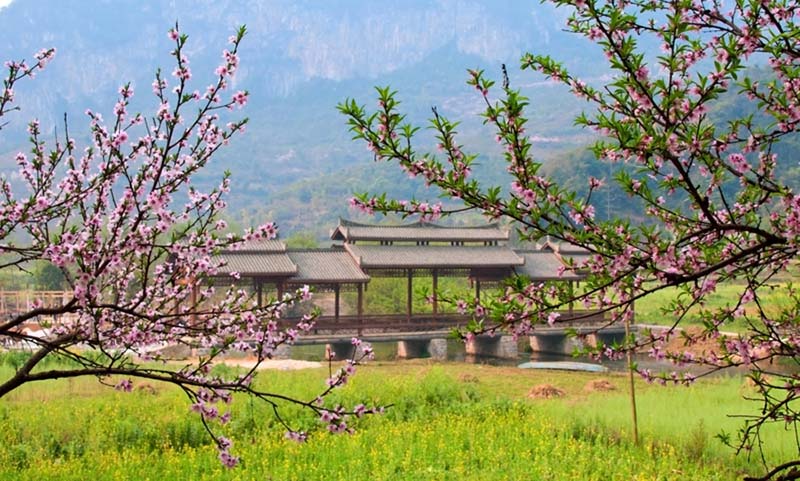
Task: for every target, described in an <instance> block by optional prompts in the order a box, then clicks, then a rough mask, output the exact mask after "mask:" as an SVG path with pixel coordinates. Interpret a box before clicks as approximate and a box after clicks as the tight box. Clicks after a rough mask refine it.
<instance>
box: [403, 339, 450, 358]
mask: <svg viewBox="0 0 800 481" xmlns="http://www.w3.org/2000/svg"><path fill="white" fill-rule="evenodd" d="M397 357H399V358H401V359H413V358H420V357H430V358H432V359H437V360H444V359H447V340H446V339H414V340H405V341H397Z"/></svg>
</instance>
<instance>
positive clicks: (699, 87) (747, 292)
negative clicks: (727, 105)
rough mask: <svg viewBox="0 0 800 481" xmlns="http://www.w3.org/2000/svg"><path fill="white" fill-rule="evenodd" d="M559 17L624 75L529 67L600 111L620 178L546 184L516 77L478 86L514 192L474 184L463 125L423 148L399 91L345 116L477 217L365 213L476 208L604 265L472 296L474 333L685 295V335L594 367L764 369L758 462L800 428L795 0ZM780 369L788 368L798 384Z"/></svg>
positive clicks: (676, 304)
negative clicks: (790, 175)
mask: <svg viewBox="0 0 800 481" xmlns="http://www.w3.org/2000/svg"><path fill="white" fill-rule="evenodd" d="M552 3H554V4H556V5H558V6H560V7H563V8H569V9H571V16H570V18H569V21H568V28H569V29H570V30H571V31H572V32H574V33H575V34H578V35H582V36H584V37H585V38H586V39H587V41H588V42H593V43H595V44H597V45H599V46H600V47H601V48H602V50H603V52H604V53H605V56H606V58H607V61H608V67H609V68H610V69H611V71H612V73H613V75H612V76H611V77H610V79H608V80H607V81H605V82H597V81H584V80H582V79H580V78H577V77H575V76H573V75H571V74H570V72H569V71H568V69H567V68H565V67H564V65H563V64H562V63H559V62H558V61H556V60H554V59H552V58H550V57H548V56H546V55H539V54H535V53H529V54H525V55H524V56H523V57H522V59H521V67H522V69H525V70H529V71H531V73H532V75H543V76H544V77H545V78H547V79H550V80H551V81H554V82H560V83H563V84H565V85H567V86H568V87H569V89H570V91H571V92H572V93H573V94H574V95H575V96H578V97H580V98H582V99H584V100H585V101H586V102H587V108H586V110H585V112H584V113H583V114H582V115H580V116H579V117H578V118H577V119H576V122H577V123H578V124H579V125H582V126H584V127H586V128H588V129H593V130H595V131H596V132H597V134H598V136H599V140H598V141H597V142H596V144H595V145H594V146H593V152H594V155H595V157H596V159H598V161H602V162H604V163H606V165H608V164H611V165H612V166H614V171H615V175H614V178H613V179H612V178H609V177H608V176H600V177H593V176H590V177H588V178H586V179H585V180H584V182H585V183H586V185H585V187H584V188H582V189H575V188H574V186H571V187H565V186H563V185H560V184H559V183H558V182H556V181H555V180H554V179H552V178H551V177H549V176H547V175H545V174H544V173H543V168H542V165H543V164H542V161H541V160H538V159H536V158H535V156H534V155H535V152H534V146H533V141H532V139H531V137H530V135H529V134H528V131H527V129H528V128H529V126H528V125H527V120H526V113H525V112H526V109H527V108H529V106H528V102H527V99H526V98H525V97H524V96H523V95H521V93H520V92H519V91H518V90H515V89H514V88H513V87H512V86H510V85H509V84H508V77H507V76H504V79H503V85H502V86H500V88H497V86H496V85H495V82H494V81H493V80H491V79H489V78H487V76H486V75H485V74H484V72H483V71H481V70H470V71H469V72H468V83H469V85H471V86H473V87H474V88H475V90H476V92H477V95H478V96H480V97H481V98H482V99H483V100H484V110H483V112H482V116H483V118H484V121H485V123H486V124H487V125H489V126H490V127H491V128H492V129H493V130H494V131H495V134H496V140H497V142H498V143H499V145H500V147H501V148H502V149H503V152H504V153H503V156H504V158H505V162H506V168H507V171H508V173H509V174H510V176H511V181H510V182H509V185H507V186H486V185H483V184H482V183H481V182H480V179H476V178H474V176H473V175H471V174H472V171H471V167H472V166H473V164H474V162H475V160H476V158H477V155H476V154H474V153H471V152H470V151H469V148H468V146H465V145H462V144H461V143H460V142H459V137H458V132H457V126H458V123H457V122H455V121H451V120H449V119H447V118H446V117H444V116H443V115H441V114H440V113H439V112H438V111H437V110H436V109H435V108H434V109H433V117H432V118H431V120H430V125H429V128H430V129H432V130H433V131H434V133H435V135H436V138H437V141H438V145H437V146H436V147H437V150H438V152H434V153H424V152H420V151H418V148H417V146H416V145H415V134H416V133H417V132H418V129H419V127H418V126H414V125H410V124H409V123H407V122H406V121H405V119H404V115H403V114H402V112H401V110H400V107H399V101H398V100H397V94H396V92H393V91H392V90H391V89H389V88H379V89H378V108H377V110H374V111H372V110H367V109H366V108H365V107H364V106H361V105H359V104H358V103H357V102H356V101H355V100H347V101H346V102H344V103H342V104H341V105H340V106H339V108H340V110H341V111H342V112H343V113H344V114H345V115H346V116H347V117H348V121H349V124H350V127H351V130H352V132H353V134H354V136H355V138H356V139H360V140H362V141H364V142H365V143H366V145H367V147H368V148H369V150H370V151H371V152H372V153H373V155H374V158H375V160H376V161H389V162H394V163H396V164H398V165H399V166H400V167H401V168H402V169H403V170H405V171H406V172H407V173H408V174H409V175H411V176H412V177H419V178H421V180H422V181H424V182H425V183H426V184H428V185H431V186H433V187H435V188H437V189H438V190H439V192H440V193H441V195H442V196H443V197H447V198H450V199H457V200H459V201H460V202H461V205H460V206H459V207H457V208H454V209H448V208H447V207H445V205H448V204H444V205H443V204H441V203H434V202H430V201H428V200H425V199H406V200H400V199H390V198H387V197H386V196H385V195H375V194H370V193H365V194H359V195H357V196H356V197H355V198H354V199H353V200H352V204H353V205H354V206H355V207H357V208H359V209H361V210H363V211H366V212H384V213H388V212H394V213H399V214H400V215H403V216H409V215H418V216H421V217H422V218H423V219H433V218H436V217H439V216H442V215H449V214H452V213H454V212H460V211H464V210H477V211H480V212H481V213H482V214H483V215H485V216H486V217H488V218H491V219H502V220H505V221H508V222H509V223H511V224H512V225H513V226H514V227H516V228H517V229H518V231H519V234H520V236H521V238H522V239H523V240H527V241H530V242H535V241H538V240H541V239H543V238H545V237H547V238H549V239H551V240H556V241H560V242H567V243H570V244H574V245H577V246H580V247H582V248H584V249H586V250H587V251H588V252H589V253H590V255H589V256H588V259H587V260H586V261H585V262H581V263H579V264H577V265H573V266H570V267H571V268H575V269H581V270H583V271H585V272H587V273H588V274H589V276H588V278H587V281H586V283H585V286H584V289H582V290H581V291H579V292H576V291H573V290H572V289H570V288H569V286H567V285H566V283H558V282H543V283H531V282H529V281H527V280H525V279H514V280H511V281H510V282H509V284H508V287H507V289H506V291H505V293H504V294H503V295H502V296H500V297H499V298H497V299H495V300H494V301H493V302H488V303H487V302H485V301H479V300H477V299H467V300H460V301H461V302H464V301H466V302H467V303H468V304H469V305H470V306H471V307H472V309H473V311H474V312H475V313H476V314H475V318H476V322H475V323H473V324H472V325H471V326H470V331H471V333H468V335H469V334H476V333H484V332H490V331H494V330H497V329H505V330H507V331H510V332H511V333H512V334H514V335H519V336H521V335H526V334H529V333H531V332H532V331H533V330H535V329H536V326H537V325H540V324H542V323H549V324H557V323H558V313H557V311H558V310H559V309H562V308H563V307H565V306H567V305H568V304H569V303H572V302H576V301H577V302H583V303H585V304H587V305H592V306H596V307H599V308H600V309H603V310H605V311H606V312H608V313H609V316H610V320H611V322H624V321H630V320H631V319H632V318H633V314H634V304H635V302H636V301H637V300H640V299H642V298H644V297H646V296H648V295H651V294H653V293H655V292H657V291H661V290H664V289H677V292H678V294H677V295H676V297H675V299H674V301H673V302H672V303H671V305H670V306H669V307H668V308H667V309H666V310H665V314H667V315H669V316H671V318H673V319H674V324H673V326H672V329H667V330H664V331H660V332H656V331H652V332H649V333H647V334H645V335H644V336H643V337H640V338H639V339H635V338H633V337H630V338H628V339H627V340H626V342H625V343H623V344H621V345H599V346H596V349H595V353H596V354H597V355H601V356H605V357H609V358H617V357H619V356H621V355H622V354H623V353H625V352H626V351H630V350H632V349H640V348H642V347H643V346H646V347H647V348H648V349H649V352H650V353H651V355H652V356H654V357H656V358H658V359H668V360H670V361H672V362H674V363H675V364H678V365H687V364H688V365H700V366H704V367H705V368H707V369H706V370H705V371H704V372H706V373H710V372H714V371H717V370H721V369H726V368H730V367H736V366H743V367H746V368H748V369H749V372H750V376H751V378H752V380H753V381H754V382H755V384H756V386H757V388H758V390H759V393H760V408H759V409H758V412H756V413H753V414H752V416H748V417H747V418H746V420H745V424H744V426H743V428H742V430H741V431H740V433H739V436H738V437H736V438H733V437H725V436H723V438H724V439H725V440H726V442H728V443H730V444H732V445H733V446H735V447H736V448H737V449H739V450H745V451H747V452H758V450H759V448H760V446H761V445H760V443H761V441H760V437H759V432H760V429H761V428H762V427H763V426H765V425H766V424H773V423H774V424H779V425H784V426H785V427H786V429H787V430H790V431H793V432H796V429H797V422H798V411H797V408H798V406H797V402H796V400H797V394H798V392H800V376H798V374H797V371H798V370H797V364H798V362H799V361H800V335H799V334H798V322H800V320H799V319H798V312H800V295H799V294H798V291H797V289H796V287H794V286H793V284H792V283H791V282H786V279H787V278H789V279H791V278H793V276H794V273H795V272H796V268H795V264H796V262H797V261H796V257H797V253H798V241H800V195H798V194H797V193H796V192H795V189H794V188H793V186H792V185H791V184H790V183H789V182H787V179H786V178H785V177H783V176H782V175H781V172H786V171H787V170H790V169H795V168H796V165H797V161H798V158H797V150H796V149H794V148H784V147H783V146H791V145H796V138H797V131H798V126H799V125H800V98H799V97H798V95H800V29H798V26H797V24H796V20H797V16H798V13H799V9H800V6H798V5H797V3H796V2H792V1H785V0H783V1H781V0H777V1H774V0H770V1H749V0H737V1H730V2H727V1H686V0H678V1H663V0H646V1H640V0H625V1H613V2H610V1H600V0H581V1H578V2H568V1H563V0H553V2H552ZM646 45H658V47H659V50H658V51H657V52H654V51H652V50H651V49H648V48H646V47H645V46H646ZM753 67H760V69H758V68H757V69H754V68H753ZM763 69H767V73H766V74H765V73H764V72H763ZM754 72H758V74H757V75H756V74H754ZM729 92H730V93H732V94H735V95H736V96H739V97H742V98H744V99H747V101H748V102H749V104H748V107H747V108H740V109H730V110H729V111H726V112H725V114H726V115H725V116H720V115H715V116H712V115H711V114H710V112H712V111H713V110H714V109H719V108H724V106H720V104H719V99H720V98H721V97H722V96H723V95H726V94H727V93H729ZM729 97H730V96H729ZM779 153H780V155H778V154H779ZM612 184H613V185H615V186H616V187H617V188H618V189H621V190H622V191H623V192H624V193H625V194H627V196H628V199H629V202H631V203H632V205H638V206H640V211H641V217H640V218H638V219H635V220H632V219H628V218H610V219H604V218H600V216H598V215H597V211H598V209H599V208H600V206H599V205H598V202H599V199H598V197H600V198H602V199H603V201H604V200H605V199H606V196H604V195H602V193H603V192H604V190H606V189H610V188H611V187H610V186H611V185H612ZM723 284H725V285H727V284H731V285H735V286H736V291H737V293H738V295H737V296H736V297H735V298H732V299H729V301H728V302H727V303H725V305H723V306H718V305H714V304H711V303H708V302H707V301H708V298H709V296H711V295H713V293H714V292H715V291H716V290H717V289H718V287H719V286H721V285H723ZM776 287H777V288H780V289H783V290H785V293H786V296H787V297H788V298H789V299H790V301H791V302H789V303H786V304H784V305H768V304H767V303H765V302H764V296H765V292H767V291H769V290H771V289H774V288H776ZM452 301H453V302H457V301H459V300H456V299H453V300H452ZM481 302H483V305H481ZM688 318H693V319H697V320H699V321H701V323H702V326H703V329H702V330H701V332H699V333H696V334H689V333H687V332H686V331H682V330H681V329H680V328H681V326H682V325H683V324H684V323H685V322H686V320H687V319H688ZM734 320H737V321H743V322H744V323H745V324H746V326H747V328H748V332H747V333H746V334H745V335H741V336H731V335H725V334H724V333H723V331H724V330H725V326H726V325H728V324H730V323H732V322H733V321H734ZM676 336H684V337H685V343H686V344H687V345H691V344H694V343H698V342H700V341H704V342H711V343H712V344H713V345H714V346H715V347H714V348H713V349H708V350H705V351H703V352H702V354H699V355H696V354H694V353H692V351H691V350H688V349H686V350H680V351H677V352H676V351H674V350H670V349H667V347H666V346H667V343H668V341H669V339H670V338H671V337H676ZM779 365H780V366H788V373H787V370H786V369H779V368H778V366H779ZM637 370H638V372H639V374H641V375H642V376H643V377H644V378H645V379H647V380H650V381H659V382H662V383H691V382H692V381H693V380H694V376H693V375H691V374H688V373H683V374H680V373H677V374H676V373H656V372H651V371H649V370H646V369H637ZM799 447H800V446H799ZM797 465H800V461H797V460H790V461H788V462H787V463H786V464H784V465H782V466H778V467H776V468H775V469H774V470H771V471H769V472H767V474H766V475H765V477H764V478H763V479H768V478H771V477H775V476H778V475H779V474H781V473H784V474H787V475H791V474H792V473H796V471H792V470H793V469H794V467H795V466H797ZM795 477H796V476H795ZM787 479H789V478H787ZM791 479H794V478H791Z"/></svg>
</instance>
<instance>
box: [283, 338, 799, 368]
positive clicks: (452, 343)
mask: <svg viewBox="0 0 800 481" xmlns="http://www.w3.org/2000/svg"><path fill="white" fill-rule="evenodd" d="M372 346H373V348H374V349H375V357H376V360H378V361H396V360H400V359H399V358H398V357H397V343H396V342H375V343H372ZM518 351H519V356H518V357H517V358H515V359H498V358H495V357H488V356H475V355H470V354H467V353H466V350H465V348H464V343H462V342H461V341H458V340H455V339H448V340H447V360H448V361H453V362H465V363H471V364H486V365H492V366H517V365H519V364H522V363H524V362H528V361H540V362H559V361H572V362H575V361H577V362H584V363H590V364H598V365H602V366H605V367H607V368H608V369H609V370H610V371H612V372H627V370H628V365H627V361H625V360H619V361H609V360H604V361H602V362H598V361H596V360H593V359H590V358H588V357H585V356H584V357H572V356H568V355H564V354H549V353H538V352H530V350H529V348H528V347H527V345H526V343H523V342H521V343H520V345H519V350H518ZM291 352H292V358H293V359H301V360H307V361H324V360H325V346H324V345H303V346H293V347H292V351H291ZM634 362H636V364H637V366H638V367H639V368H640V369H649V370H651V371H652V372H653V373H659V372H665V371H666V372H671V371H675V372H678V373H682V372H691V373H692V374H694V375H695V376H700V375H703V374H704V373H706V372H707V371H708V369H707V368H703V367H698V366H675V365H673V364H672V363H669V362H665V361H656V360H654V359H652V358H650V357H649V356H647V355H646V354H637V355H635V356H634ZM769 370H770V371H773V372H780V373H783V374H790V373H795V372H798V367H797V366H793V367H791V366H777V365H775V366H769ZM747 371H748V369H747V368H739V369H726V370H722V371H719V372H716V373H714V374H712V375H713V376H719V375H734V374H735V375H739V374H743V373H746V372H747Z"/></svg>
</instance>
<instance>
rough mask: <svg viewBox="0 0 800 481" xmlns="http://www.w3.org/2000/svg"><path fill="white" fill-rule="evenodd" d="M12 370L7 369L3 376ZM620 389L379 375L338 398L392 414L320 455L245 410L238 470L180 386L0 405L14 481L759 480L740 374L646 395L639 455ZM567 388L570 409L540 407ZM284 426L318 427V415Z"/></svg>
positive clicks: (306, 389) (407, 365)
mask: <svg viewBox="0 0 800 481" xmlns="http://www.w3.org/2000/svg"><path fill="white" fill-rule="evenodd" d="M10 374H11V369H10V368H9V367H7V366H6V367H2V368H0V378H4V377H6V376H8V375H10ZM325 374H326V370H325V369H313V370H305V371H293V372H277V371H276V372H273V371H265V372H262V373H261V374H259V376H258V379H257V382H259V383H261V384H262V385H264V386H269V387H270V388H271V389H274V390H275V391H280V392H288V393H293V394H295V395H298V396H303V397H309V396H313V394H314V393H315V392H317V391H318V390H319V387H320V386H321V385H322V383H323V380H324V378H325ZM603 377H605V378H606V379H608V380H609V381H610V382H611V383H612V384H613V385H614V386H616V387H617V389H616V390H614V391H610V392H599V391H594V392H590V391H587V390H585V386H586V384H587V383H588V382H590V381H592V380H594V379H597V378H598V375H597V374H584V373H563V372H550V371H529V370H520V369H516V368H509V367H491V366H483V365H468V364H457V363H443V364H433V363H430V362H428V361H412V362H402V363H394V362H391V363H389V362H387V363H374V364H371V365H368V366H364V367H363V368H362V370H361V372H360V373H359V374H358V375H357V376H356V377H355V378H354V379H353V380H352V382H351V383H350V384H348V385H347V386H346V387H345V388H344V389H342V390H341V391H339V392H337V393H336V397H337V400H339V401H342V402H345V403H348V404H355V403H357V402H375V403H379V404H385V405H388V404H392V407H391V408H389V409H388V410H387V412H386V413H385V414H384V415H382V416H374V417H368V418H366V419H364V420H362V421H361V422H360V423H359V425H358V430H357V432H356V434H354V435H336V436H333V435H328V434H326V433H323V432H318V433H316V434H314V435H313V436H312V438H311V439H310V440H309V442H307V443H305V444H296V443H293V442H291V441H286V440H285V439H284V438H283V435H284V430H283V429H282V428H280V427H279V426H278V425H277V424H276V422H275V420H274V418H273V417H272V415H271V413H270V411H269V410H268V409H267V407H266V406H264V405H263V404H261V403H258V402H251V401H249V400H248V399H247V398H237V399H236V401H235V402H234V405H233V407H234V420H233V421H232V422H231V423H230V425H229V426H227V427H226V428H225V430H224V433H225V434H226V435H228V436H229V437H231V438H233V439H234V442H235V446H234V452H235V454H237V455H239V456H241V457H242V459H243V461H242V465H241V466H240V467H238V468H235V469H233V470H228V469H226V468H223V467H222V466H221V465H220V463H219V462H218V461H217V459H216V451H215V449H214V448H213V447H212V446H211V443H210V440H209V439H208V437H207V435H206V434H205V433H204V431H203V429H202V426H201V424H200V422H199V420H198V419H197V418H196V416H195V415H193V414H191V413H190V412H189V409H188V402H187V401H186V399H185V398H184V397H182V394H180V393H179V392H178V391H177V390H174V389H172V388H169V387H163V386H152V389H150V388H147V389H138V390H135V391H134V392H132V393H121V392H117V391H114V390H113V389H110V388H106V387H104V386H101V385H99V384H98V383H97V382H96V381H95V380H93V379H73V380H69V381H52V382H47V383H43V384H39V385H29V386H25V387H23V388H21V389H19V390H18V391H15V392H13V393H12V394H10V395H9V396H7V397H5V398H4V399H2V400H0V444H1V445H2V446H3V447H4V448H3V449H2V450H0V479H7V480H42V479H47V480H51V479H52V480H92V481H101V480H122V479H141V480H146V479H150V480H184V479H194V480H216V479H225V480H228V479H230V480H317V479H319V480H362V479H363V480H368V479H369V480H373V479H377V480H494V479H498V480H517V479H519V480H529V479H548V480H550V479H564V480H567V479H569V480H572V479H585V480H594V479H598V480H599V479H604V480H605V479H624V480H631V479H637V480H638V479H642V480H644V479H647V480H656V479H664V480H667V479H668V480H673V479H687V480H689V479H734V478H741V476H742V475H743V473H754V474H755V473H760V472H762V471H761V470H760V468H759V465H758V462H757V461H756V460H755V459H750V460H748V459H747V458H746V457H745V456H743V455H740V456H735V455H734V453H733V452H732V451H731V450H730V449H729V448H727V447H725V446H723V445H722V444H721V443H720V442H719V441H718V440H716V439H715V438H714V435H715V434H716V433H718V432H719V431H720V430H721V429H725V430H727V431H733V430H735V429H736V427H737V426H738V424H737V420H735V419H732V418H730V417H728V416H727V415H728V414H736V413H743V412H748V411H751V410H752V409H755V408H756V406H754V405H752V404H750V403H748V402H746V401H743V400H742V399H741V395H742V394H743V393H744V392H745V390H746V389H747V388H746V387H744V384H743V382H742V380H741V379H740V378H736V377H731V378H718V379H713V380H707V381H702V382H700V383H698V384H697V385H695V386H693V387H690V388H685V387H679V388H663V387H658V386H651V385H644V384H641V385H637V388H638V399H639V415H640V430H641V433H642V442H641V443H640V445H639V446H635V445H633V443H632V442H631V429H630V426H631V424H630V406H629V404H628V401H627V393H626V391H625V386H626V378H625V377H624V376H621V375H613V374H611V375H604V376H603ZM540 384H552V385H554V386H556V387H558V388H560V389H563V390H564V391H565V396H564V397H562V398H558V399H548V400H544V399H529V398H528V397H527V393H528V391H529V390H530V388H531V387H532V386H536V385H540ZM285 414H286V415H287V416H288V417H289V419H292V420H293V422H294V423H295V424H296V425H297V426H298V427H301V428H303V429H313V428H314V426H315V425H316V421H315V419H313V417H312V416H311V415H310V413H308V412H304V411H300V410H297V409H294V408H287V410H286V411H285ZM766 441H767V443H768V452H767V455H768V461H769V462H772V463H774V462H779V461H785V460H787V459H794V458H796V457H797V448H796V446H795V443H794V437H793V435H790V434H789V433H788V432H786V431H784V430H782V429H780V428H776V429H773V430H772V431H771V432H770V433H768V436H767V438H766Z"/></svg>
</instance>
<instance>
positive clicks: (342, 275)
mask: <svg viewBox="0 0 800 481" xmlns="http://www.w3.org/2000/svg"><path fill="white" fill-rule="evenodd" d="M287 254H288V255H289V258H291V260H292V262H294V264H295V265H296V266H297V274H295V275H294V276H292V278H291V279H290V281H292V282H304V283H315V282H318V283H324V282H367V281H369V276H368V275H366V274H364V272H362V271H361V269H359V268H358V265H357V264H356V262H355V261H354V260H353V258H352V257H351V256H350V254H348V253H347V252H346V251H344V250H341V249H334V250H331V249H305V250H296V251H292V250H290V251H288V252H287Z"/></svg>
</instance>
